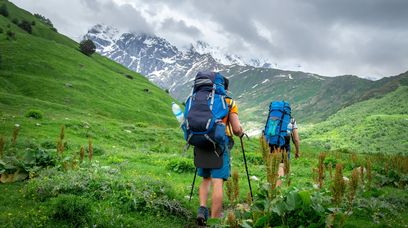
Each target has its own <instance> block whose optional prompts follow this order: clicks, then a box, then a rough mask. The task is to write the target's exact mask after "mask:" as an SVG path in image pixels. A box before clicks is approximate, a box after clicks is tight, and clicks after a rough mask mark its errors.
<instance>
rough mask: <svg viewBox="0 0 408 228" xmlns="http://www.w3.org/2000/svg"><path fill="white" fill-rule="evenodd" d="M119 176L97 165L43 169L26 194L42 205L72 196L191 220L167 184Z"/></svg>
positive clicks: (122, 207) (30, 182)
mask: <svg viewBox="0 0 408 228" xmlns="http://www.w3.org/2000/svg"><path fill="white" fill-rule="evenodd" d="M118 172H119V171H118V170H116V169H112V168H110V167H107V166H102V167H101V166H99V165H98V163H97V162H95V163H92V164H89V163H84V165H83V166H82V167H80V168H79V169H74V170H67V171H65V172H61V171H59V170H58V169H57V168H51V169H44V170H42V171H40V174H39V176H38V177H37V178H34V179H31V180H30V181H29V182H28V184H27V186H26V188H25V192H26V196H27V197H33V198H34V199H38V200H40V201H45V200H47V199H49V198H53V197H57V196H58V195H61V194H69V195H75V196H81V197H86V198H89V199H92V200H103V199H105V200H109V201H111V202H113V203H114V204H115V205H116V206H117V207H118V208H121V209H123V210H130V211H134V212H137V213H141V212H142V213H149V214H157V215H163V214H167V215H175V216H180V217H183V218H187V219H188V218H191V216H192V215H191V212H190V211H189V210H187V209H186V208H185V207H183V205H182V204H181V203H180V202H179V201H178V200H176V199H175V196H176V193H175V192H174V191H173V190H172V188H171V186H170V185H169V184H168V183H166V182H164V181H161V180H152V179H151V177H146V176H141V177H137V178H132V179H131V180H128V179H125V178H119V177H121V176H122V175H121V174H120V173H118ZM77 199H78V200H80V198H77ZM81 200H82V199H81ZM68 203H69V202H67V204H68Z"/></svg>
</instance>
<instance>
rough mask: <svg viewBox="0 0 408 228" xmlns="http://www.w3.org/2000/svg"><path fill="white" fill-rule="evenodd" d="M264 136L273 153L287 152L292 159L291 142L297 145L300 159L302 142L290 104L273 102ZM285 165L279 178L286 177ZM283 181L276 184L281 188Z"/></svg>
mask: <svg viewBox="0 0 408 228" xmlns="http://www.w3.org/2000/svg"><path fill="white" fill-rule="evenodd" d="M263 135H264V137H265V139H266V141H267V142H268V144H269V147H270V151H271V153H274V152H275V151H286V152H287V153H288V159H290V141H291V139H292V142H293V144H294V145H295V158H296V159H297V158H299V156H300V152H299V147H300V140H299V134H298V127H297V124H296V120H295V118H293V117H292V115H291V108H290V105H289V103H288V102H285V101H272V102H271V104H270V106H269V114H268V119H267V121H266V124H265V130H264V131H263ZM284 169H285V166H284V163H283V162H281V163H280V164H279V171H278V175H279V177H281V176H284V175H285V173H284ZM281 184H282V181H281V180H280V179H279V180H278V181H277V183H276V185H277V186H280V185H281Z"/></svg>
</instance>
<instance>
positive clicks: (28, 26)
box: [18, 20, 33, 34]
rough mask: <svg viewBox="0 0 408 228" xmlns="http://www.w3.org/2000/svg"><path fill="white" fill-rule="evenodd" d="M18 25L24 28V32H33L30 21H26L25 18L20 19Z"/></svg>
mask: <svg viewBox="0 0 408 228" xmlns="http://www.w3.org/2000/svg"><path fill="white" fill-rule="evenodd" d="M18 26H19V27H20V28H22V29H24V30H25V31H26V32H28V33H30V34H31V33H32V32H33V29H32V27H31V23H30V22H29V21H27V20H22V21H21V22H20V23H19V24H18Z"/></svg>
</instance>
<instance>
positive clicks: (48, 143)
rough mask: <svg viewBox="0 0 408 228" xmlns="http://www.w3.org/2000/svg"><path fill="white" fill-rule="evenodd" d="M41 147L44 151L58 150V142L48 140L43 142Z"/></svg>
mask: <svg viewBox="0 0 408 228" xmlns="http://www.w3.org/2000/svg"><path fill="white" fill-rule="evenodd" d="M40 145H41V147H42V148H44V149H56V148H57V144H56V142H55V141H52V140H46V141H44V142H42V143H41V144H40Z"/></svg>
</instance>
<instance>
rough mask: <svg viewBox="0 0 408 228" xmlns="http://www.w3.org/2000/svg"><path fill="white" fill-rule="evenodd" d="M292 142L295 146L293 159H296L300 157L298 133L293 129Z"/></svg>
mask: <svg viewBox="0 0 408 228" xmlns="http://www.w3.org/2000/svg"><path fill="white" fill-rule="evenodd" d="M292 142H293V144H295V158H298V157H299V156H300V152H299V148H300V139H299V133H298V129H297V128H295V129H293V131H292Z"/></svg>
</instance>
